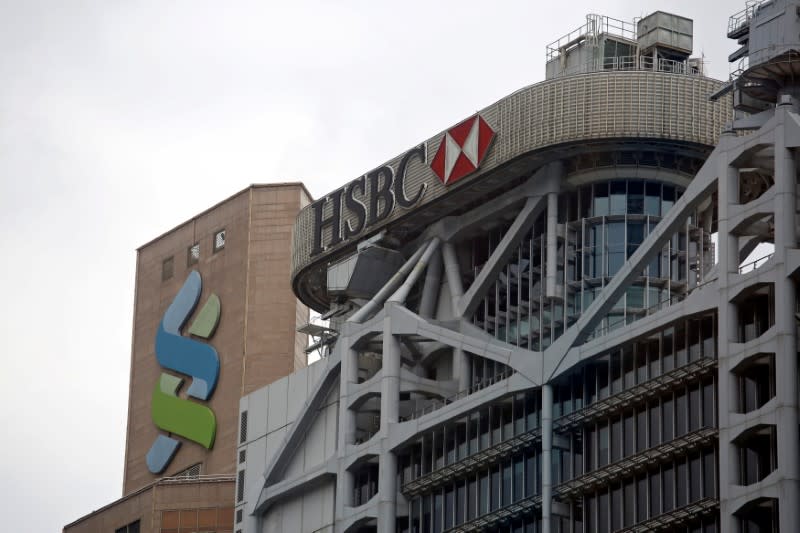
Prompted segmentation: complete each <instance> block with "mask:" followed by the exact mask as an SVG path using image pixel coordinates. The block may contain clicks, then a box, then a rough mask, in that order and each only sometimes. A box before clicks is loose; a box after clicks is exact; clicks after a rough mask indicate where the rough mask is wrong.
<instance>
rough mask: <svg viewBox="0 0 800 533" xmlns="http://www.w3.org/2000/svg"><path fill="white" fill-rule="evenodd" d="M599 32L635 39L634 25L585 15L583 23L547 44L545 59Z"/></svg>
mask: <svg viewBox="0 0 800 533" xmlns="http://www.w3.org/2000/svg"><path fill="white" fill-rule="evenodd" d="M601 34H609V35H615V36H617V37H622V38H623V39H628V40H630V41H635V40H636V25H635V24H633V23H632V22H625V21H624V20H619V19H615V18H611V17H607V16H605V15H594V14H590V15H586V23H585V24H583V25H582V26H580V27H578V28H577V29H575V30H573V31H571V32H569V33H567V34H566V35H564V36H562V37H560V38H559V39H557V40H555V41H553V42H552V43H550V44H548V45H547V47H546V49H547V61H550V60H552V59H555V58H556V57H558V55H559V54H561V53H562V51H566V50H569V49H570V48H572V47H573V46H575V45H577V44H578V43H580V42H582V41H583V40H584V39H586V38H590V37H595V36H598V35H601Z"/></svg>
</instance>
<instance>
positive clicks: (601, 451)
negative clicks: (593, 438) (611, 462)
mask: <svg viewBox="0 0 800 533" xmlns="http://www.w3.org/2000/svg"><path fill="white" fill-rule="evenodd" d="M608 433H609V432H608V423H606V422H603V423H602V424H600V425H599V426H598V438H599V442H598V446H597V466H598V467H602V466H605V465H607V464H608V451H609V450H608V447H609V436H608Z"/></svg>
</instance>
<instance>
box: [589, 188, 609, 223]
mask: <svg viewBox="0 0 800 533" xmlns="http://www.w3.org/2000/svg"><path fill="white" fill-rule="evenodd" d="M607 214H608V184H607V183H596V184H595V185H594V209H592V216H596V217H599V216H603V215H607Z"/></svg>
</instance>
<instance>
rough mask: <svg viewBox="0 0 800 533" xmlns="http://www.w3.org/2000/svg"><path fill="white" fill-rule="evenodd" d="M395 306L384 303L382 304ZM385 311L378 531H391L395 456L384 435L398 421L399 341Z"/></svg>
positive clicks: (392, 524)
mask: <svg viewBox="0 0 800 533" xmlns="http://www.w3.org/2000/svg"><path fill="white" fill-rule="evenodd" d="M393 305H399V304H396V303H391V302H390V303H387V304H386V306H387V307H390V306H393ZM390 314H391V313H387V317H386V318H385V319H384V321H383V368H382V369H381V372H382V379H381V430H380V432H381V441H382V442H381V446H382V448H383V449H382V450H381V452H382V453H381V455H380V458H379V460H378V461H379V462H378V469H379V470H378V531H380V532H381V533H394V531H395V527H396V508H397V486H396V485H397V456H395V454H394V453H392V452H391V451H390V450H389V449H388V446H389V443H388V440H387V438H386V435H387V434H388V430H389V425H390V424H395V423H397V422H398V418H399V413H400V364H401V362H400V356H401V349H400V341H399V340H397V338H396V337H395V336H394V335H392V323H391V318H390V317H389V315H390Z"/></svg>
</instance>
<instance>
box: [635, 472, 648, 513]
mask: <svg viewBox="0 0 800 533" xmlns="http://www.w3.org/2000/svg"><path fill="white" fill-rule="evenodd" d="M645 520H647V476H639V478H638V479H637V480H636V521H637V522H644V521H645Z"/></svg>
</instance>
